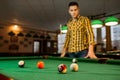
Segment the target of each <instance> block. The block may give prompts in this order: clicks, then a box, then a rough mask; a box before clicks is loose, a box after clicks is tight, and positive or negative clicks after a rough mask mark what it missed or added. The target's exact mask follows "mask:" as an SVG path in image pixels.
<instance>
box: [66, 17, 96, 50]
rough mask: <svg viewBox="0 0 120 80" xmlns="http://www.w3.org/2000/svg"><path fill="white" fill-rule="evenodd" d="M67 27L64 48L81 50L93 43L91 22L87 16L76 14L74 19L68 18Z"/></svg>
mask: <svg viewBox="0 0 120 80" xmlns="http://www.w3.org/2000/svg"><path fill="white" fill-rule="evenodd" d="M67 27H68V31H67V34H66V40H65V44H64V48H67V49H68V52H78V51H82V50H85V49H88V47H89V45H90V44H94V43H95V42H94V34H93V30H92V27H91V23H90V21H89V19H88V18H87V17H84V16H78V17H77V18H76V19H75V20H73V19H70V20H69V21H68V24H67Z"/></svg>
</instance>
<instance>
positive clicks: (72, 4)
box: [68, 2, 79, 7]
mask: <svg viewBox="0 0 120 80" xmlns="http://www.w3.org/2000/svg"><path fill="white" fill-rule="evenodd" d="M70 6H77V7H79V5H78V3H77V2H70V3H69V5H68V7H70Z"/></svg>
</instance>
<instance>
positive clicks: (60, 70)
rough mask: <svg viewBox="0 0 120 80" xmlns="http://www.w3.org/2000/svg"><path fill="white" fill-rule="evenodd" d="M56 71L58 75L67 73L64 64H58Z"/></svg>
mask: <svg viewBox="0 0 120 80" xmlns="http://www.w3.org/2000/svg"><path fill="white" fill-rule="evenodd" d="M58 71H59V72H60V73H66V72H67V66H66V65H65V64H60V65H59V66H58Z"/></svg>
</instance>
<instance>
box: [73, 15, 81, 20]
mask: <svg viewBox="0 0 120 80" xmlns="http://www.w3.org/2000/svg"><path fill="white" fill-rule="evenodd" d="M79 18H80V15H78V16H77V17H76V18H75V20H76V21H77V20H78V19H79ZM72 20H73V19H72Z"/></svg>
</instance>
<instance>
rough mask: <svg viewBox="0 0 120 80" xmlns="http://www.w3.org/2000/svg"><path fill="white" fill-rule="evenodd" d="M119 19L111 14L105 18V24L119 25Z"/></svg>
mask: <svg viewBox="0 0 120 80" xmlns="http://www.w3.org/2000/svg"><path fill="white" fill-rule="evenodd" d="M118 21H119V20H118V19H117V18H116V17H114V16H111V17H107V18H106V19H105V25H106V26H112V25H117V24H118Z"/></svg>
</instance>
